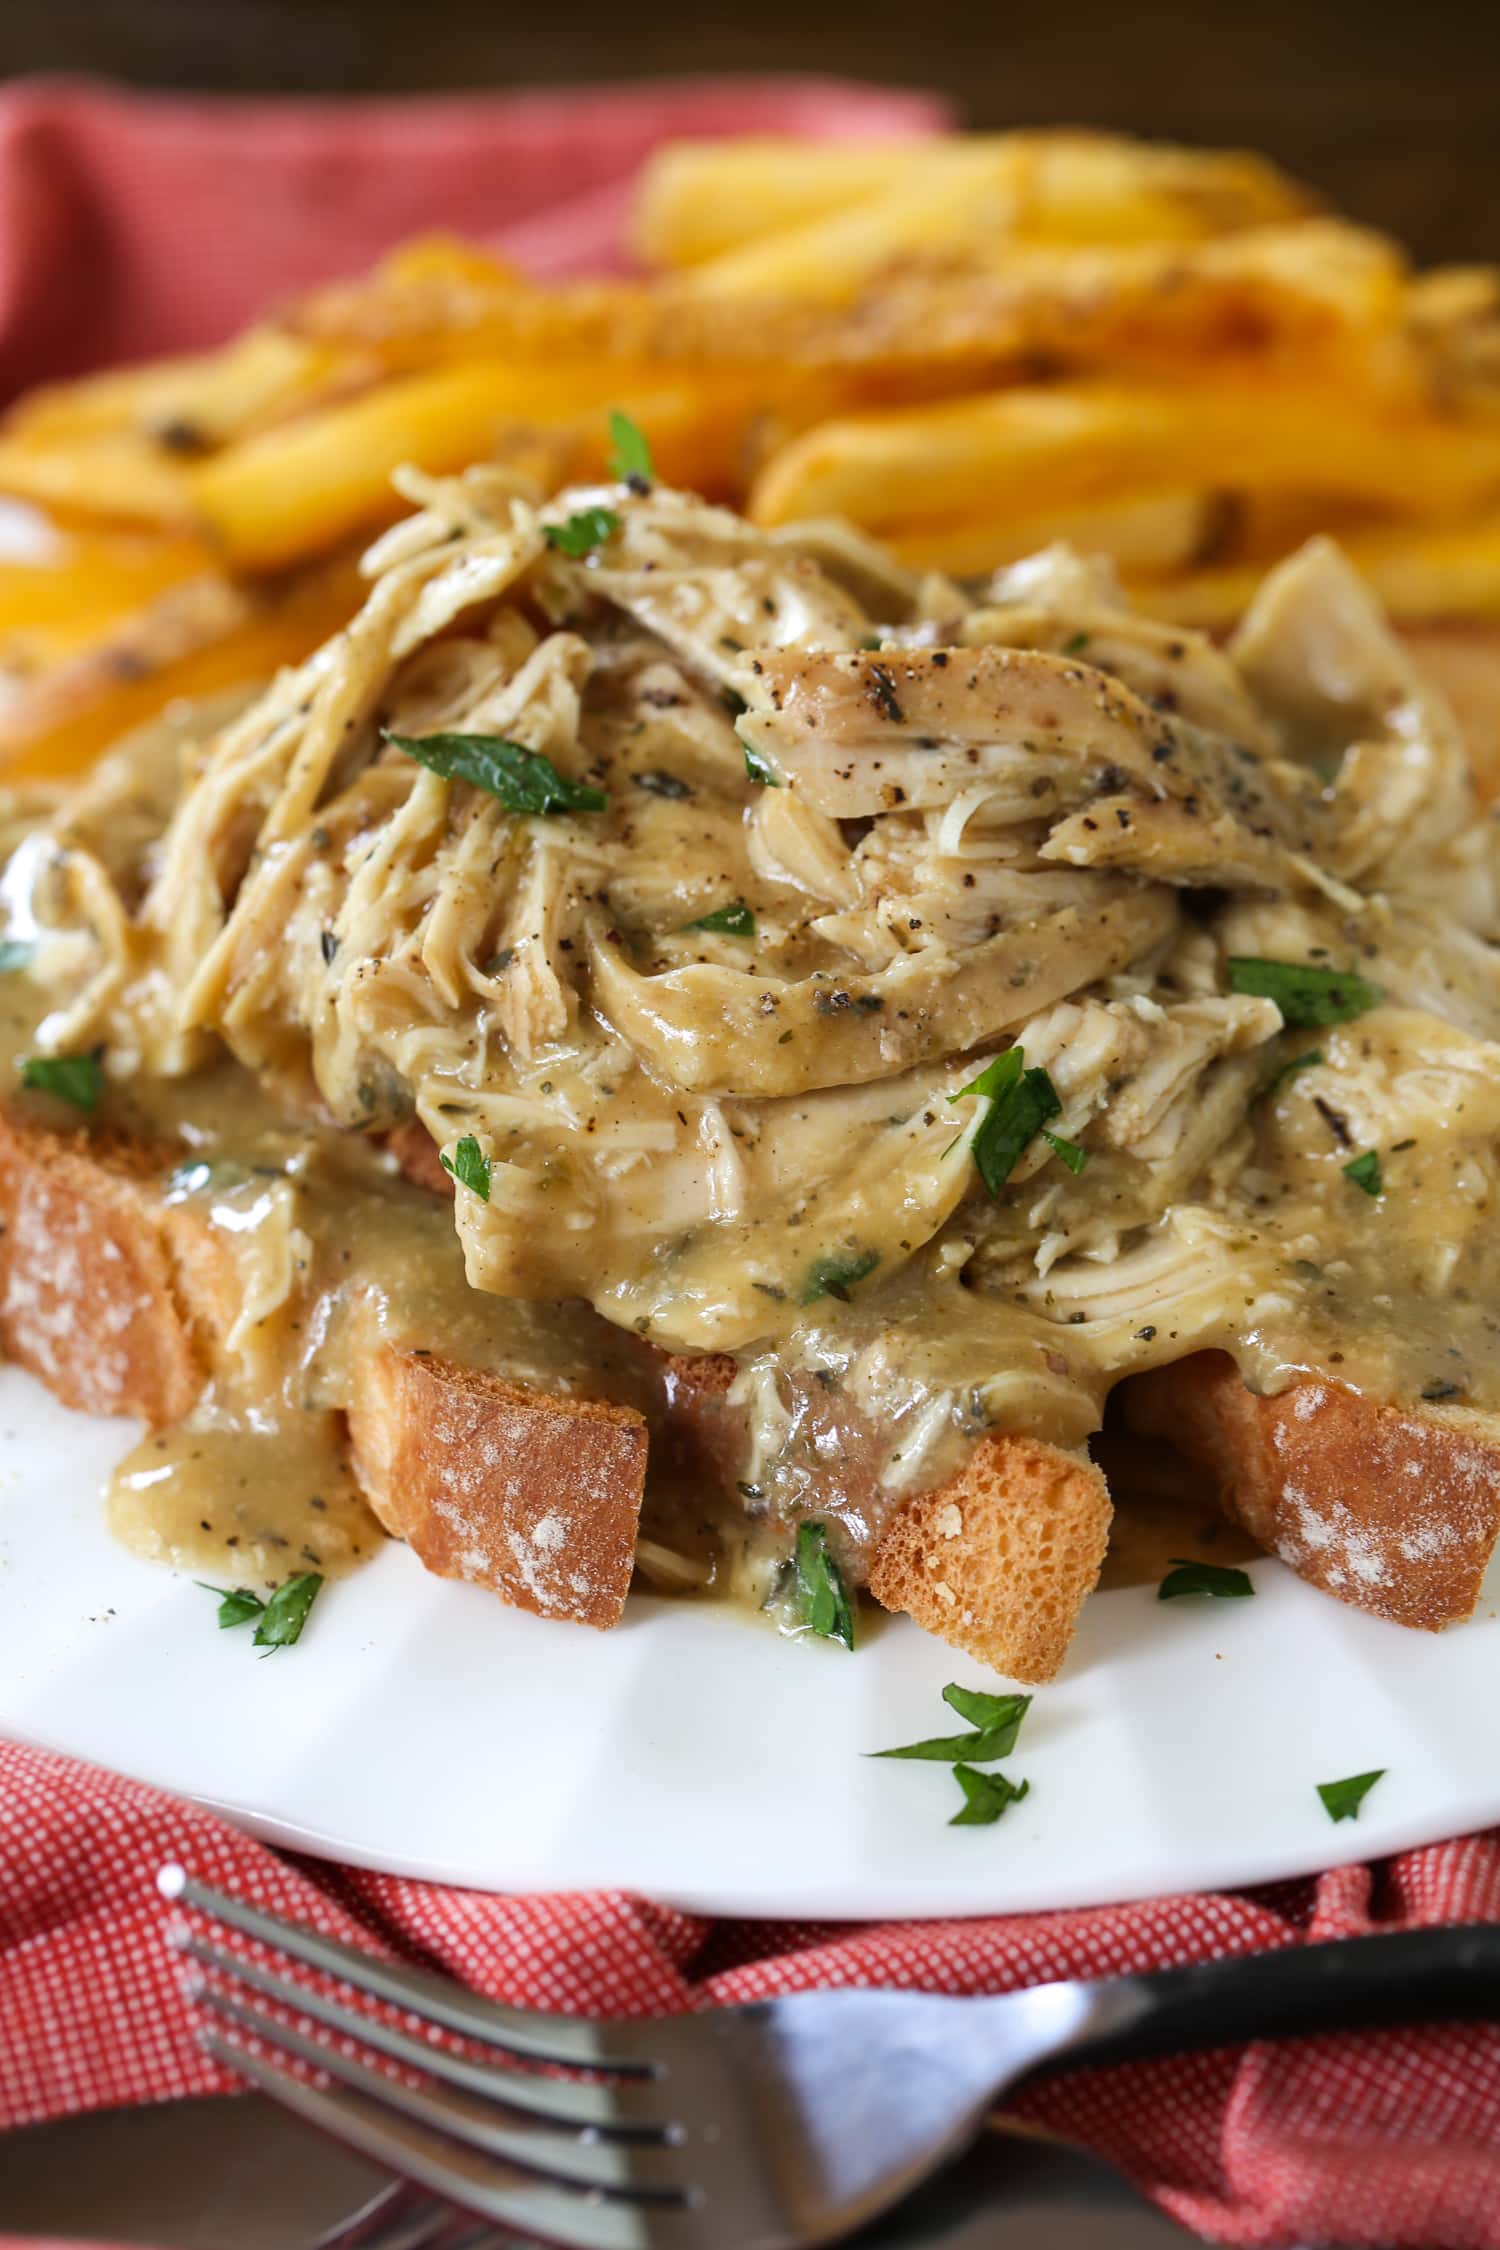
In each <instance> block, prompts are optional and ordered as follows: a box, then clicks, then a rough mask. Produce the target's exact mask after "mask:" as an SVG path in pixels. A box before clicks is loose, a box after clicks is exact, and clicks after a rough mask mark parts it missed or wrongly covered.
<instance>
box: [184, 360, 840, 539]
mask: <svg viewBox="0 0 1500 2250" xmlns="http://www.w3.org/2000/svg"><path fill="white" fill-rule="evenodd" d="M833 395H836V393H835V394H830V391H829V389H828V386H827V385H826V384H820V383H819V382H817V381H816V380H813V381H811V382H807V381H801V380H797V379H791V380H781V381H773V380H771V379H769V378H768V377H767V375H766V374H765V373H764V371H762V372H761V373H760V374H758V375H756V376H755V377H754V378H753V379H749V380H746V381H730V380H725V381H724V382H716V383H708V382H703V381H700V382H698V383H690V382H687V381H685V380H683V379H681V377H680V371H674V370H670V369H668V370H661V369H655V368H651V367H640V366H627V365H622V364H614V365H610V364H607V363H606V364H601V365H597V366H591V367H580V366H569V367H555V366H546V365H520V364H516V363H513V362H509V361H488V360H486V361H478V362H475V363H473V364H470V365H460V366H455V367H447V368H442V369H439V370H437V371H436V372H433V373H429V374H423V375H414V376H408V377H404V378H401V379H399V380H397V381H393V382H389V383H386V384H384V385H382V386H381V387H380V388H379V389H377V390H374V391H371V392H369V393H368V394H366V395H365V396H364V397H362V398H357V399H354V400H352V401H350V402H349V403H348V404H347V405H341V406H334V407H329V408H326V409H324V410H322V411H321V412H318V413H315V414H309V415H306V416H304V417H303V418H302V420H300V421H297V422H289V423H286V424H284V425H282V426H281V427H279V428H277V429H274V430H267V431H265V432H264V433H262V434H261V435H259V436H257V437H253V438H250V439H248V440H246V441H244V442H243V443H241V444H238V445H233V446H229V447H227V448H226V449H225V451H224V452H223V453H221V454H219V455H217V456H215V458H214V459H212V460H210V461H207V462H205V463H204V464H203V466H202V467H201V468H200V469H198V470H196V471H195V472H194V473H193V475H192V480H191V483H192V497H193V505H194V510H195V513H196V516H197V520H199V521H200V522H201V523H202V524H203V526H204V527H205V528H206V530H207V531H208V533H209V534H210V535H211V536H212V537H213V538H214V539H215V540H216V541H217V542H218V545H219V548H220V550H221V552H222V553H223V554H224V555H225V556H226V557H227V558H228V560H229V562H230V563H231V564H232V565H233V566H234V567H236V568H238V569H242V570H252V571H257V570H271V569H276V568H279V567H281V566H282V565H284V564H286V563H289V562H294V561H297V560H298V559H300V558H302V557H304V556H308V555H313V554H317V553H320V552H323V551H324V550H326V549H327V548H329V547H331V546H333V545H335V544H336V543H337V542H338V541H339V540H341V539H344V538H346V537H348V536H349V535H350V534H352V533H354V532H357V531H362V530H365V529H367V528H369V527H371V526H373V525H375V524H377V523H379V522H381V521H382V520H384V519H385V518H387V517H389V516H390V515H393V514H395V513H396V512H397V510H398V508H399V502H398V501H397V499H396V497H395V494H394V493H393V492H392V490H391V483H390V479H391V472H392V471H393V470H394V469H397V468H399V467H401V466H402V464H403V463H405V462H413V463H415V465H416V466H417V467H419V468H423V469H427V470H429V471H431V472H433V473H434V474H443V473H446V472H450V471H452V470H456V469H461V468H464V467H466V466H467V465H468V464H469V463H470V462H471V461H479V460H483V459H485V458H487V457H490V456H493V455H494V454H495V453H496V451H497V449H502V450H504V452H505V453H506V454H507V456H508V457H510V458H516V457H517V449H518V448H520V449H521V453H522V457H523V458H524V456H525V449H526V448H528V447H531V446H533V445H534V442H535V441H536V440H537V439H538V438H541V439H543V440H550V441H553V442H552V443H551V444H550V445H549V446H547V447H546V448H544V450H546V451H547V452H548V453H549V456H550V463H551V466H550V469H549V472H548V476H549V481H555V480H557V479H559V478H565V477H568V476H593V475H602V474H603V473H604V472H605V468H606V460H607V455H608V451H609V444H608V429H607V419H606V418H607V412H608V410H609V409H610V408H612V407H618V408H620V409H621V410H622V411H623V412H625V413H626V414H628V415H629V416H630V417H631V418H632V420H634V421H636V422H638V423H639V424H640V426H641V428H642V429H643V430H644V431H645V432H646V435H647V438H648V439H649V441H650V443H651V446H652V448H653V451H654V453H655V457H656V465H657V469H658V472H659V474H660V475H661V476H662V477H664V478H666V479H667V480H668V481H669V482H672V483H677V484H684V485H688V486H690V487H692V488H693V489H695V490H699V491H706V492H709V493H711V494H717V493H724V492H727V491H729V490H731V489H734V488H737V487H738V486H739V485H741V484H742V483H743V481H744V477H745V475H746V473H747V469H748V467H749V466H750V465H752V464H753V459H754V457H755V455H754V447H755V440H756V430H757V424H758V422H759V421H760V420H761V419H762V418H763V417H766V416H770V417H771V418H772V422H773V426H774V430H775V432H776V433H777V434H778V435H784V434H785V432H786V431H787V430H789V429H796V428H800V427H802V426H804V425H805V424H806V423H807V422H808V421H811V420H813V419H815V418H816V416H817V415H818V414H819V413H820V412H826V411H827V408H828V406H829V404H830V403H831V398H832V396H833ZM558 441H561V442H558Z"/></svg>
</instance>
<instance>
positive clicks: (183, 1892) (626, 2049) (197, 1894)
mask: <svg viewBox="0 0 1500 2250" xmlns="http://www.w3.org/2000/svg"><path fill="white" fill-rule="evenodd" d="M156 1887H157V1889H158V1890H159V1891H160V1893H161V1895H162V1897H163V1898H165V1899H168V1900H171V1901H172V1902H173V1903H174V1904H177V1905H180V1906H188V1907H192V1908H194V1909H196V1911H197V1912H198V1913H200V1914H207V1915H209V1916H211V1917H212V1918H213V1919H214V1920H215V1921H219V1922H224V1923H227V1924H228V1926H229V1928H230V1929H233V1930H239V1931H240V1932H242V1934H243V1935H244V1936H245V1937H249V1938H256V1939H258V1940H259V1941H260V1943H261V1944H263V1945H272V1946H275V1947H276V1949H277V1950H278V1951H279V1952H281V1953H285V1954H288V1955H289V1956H290V1957H291V1959H292V1960H294V1961H301V1962H303V1963H304V1964H305V1965H306V1966H307V1967H308V1968H310V1969H319V1970H321V1971H322V1972H323V1974H324V1975H325V1976H331V1977H337V1978H338V1979H339V1980H340V1981H341V1982H343V1983H345V1984H349V1985H352V1986H353V1987H354V1989H355V1991H356V1992H365V1993H369V1994H372V1995H373V1996H374V1997H375V1998H376V1999H379V2000H389V2001H391V2002H393V2003H394V2005H395V2006H396V2007H398V2008H411V2009H413V2010H415V2011H416V2013H417V2014H419V2015H423V2016H426V2017H427V2018H428V2019H429V2020H430V2021H431V2022H433V2023H440V2024H442V2026H443V2027H444V2029H445V2030H447V2031H458V2032H463V2033H466V2034H467V2035H468V2037H470V2038H471V2039H483V2040H485V2041H486V2042H487V2043H488V2044H489V2045H490V2046H492V2047H499V2048H502V2049H503V2050H504V2051H505V2052H506V2053H507V2054H511V2055H515V2056H516V2057H518V2058H519V2059H520V2060H522V2061H525V2062H537V2063H554V2064H557V2065H558V2066H559V2067H561V2068H562V2069H564V2070H604V2071H618V2072H621V2073H623V2074H624V2075H625V2076H627V2077H654V2076H655V2075H656V2065H655V2064H654V2063H653V2062H652V2061H651V2058H650V2056H649V2055H648V2054H647V2053H646V2052H645V2051H644V2048H643V2047H640V2046H638V2044H637V2039H638V2035H637V2033H636V2032H635V2031H634V2030H633V2029H632V2027H630V2026H628V2025H623V2024H597V2023H591V2022H589V2021H587V2020H585V2019H583V2018H580V2017H575V2016H543V2015H538V2014H536V2013H534V2012H533V2011H532V2010H530V2009H528V2008H508V2007H505V2006H503V2005H501V2003H499V2002H498V2001H493V2000H481V1999H480V1998H479V1997H478V1996H477V1995H476V1994H474V1993H472V1992H465V1991H464V1990H463V1989H462V1987H461V1986H458V1985H455V1984H452V1983H450V1981H449V1980H448V1979H447V1978H446V1977H436V1976H432V1975H430V1974H429V1973H428V1972H427V1971H425V1970H423V1969H405V1968H398V1967H397V1966H396V1965H395V1964H394V1963H393V1962H390V1961H377V1960H375V1959H374V1958H373V1957H372V1956H371V1955H370V1954H368V1953H362V1952H360V1950H359V1949H358V1947H356V1946H352V1945H344V1944H342V1943H341V1942H340V1941H339V1940H338V1939H337V1938H326V1937H320V1936H319V1935H318V1933H317V1932H316V1931H315V1930H305V1929H303V1928H301V1927H300V1925H299V1924H297V1923H296V1922H285V1921H283V1920H282V1918H281V1916H280V1915H279V1914H267V1913H265V1912H263V1911H262V1909H261V1908H260V1907H258V1906H249V1905H247V1904H246V1903H245V1901H244V1900H243V1899H240V1898H236V1897H234V1895H233V1894H232V1893H231V1892H229V1891H219V1890H215V1889H214V1888H213V1887H212V1886H211V1885H210V1884H208V1883H200V1882H198V1881H197V1880H196V1879H195V1878H194V1877H193V1876H191V1875H189V1874H188V1873H187V1872H186V1871H185V1870H184V1869H183V1868H181V1867H178V1866H175V1865H173V1864H170V1863H169V1864H168V1865H167V1866H165V1867H163V1868H162V1869H161V1870H160V1871H159V1873H158V1875H157V1878H156ZM647 2036H649V2032H648V2034H647Z"/></svg>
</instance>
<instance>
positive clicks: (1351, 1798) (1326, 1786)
mask: <svg viewBox="0 0 1500 2250" xmlns="http://www.w3.org/2000/svg"><path fill="white" fill-rule="evenodd" d="M1389 1770H1390V1769H1389V1767H1387V1766H1377V1767H1376V1768H1375V1771H1374V1772H1373V1773H1354V1774H1351V1775H1350V1776H1349V1778H1348V1780H1347V1781H1320V1782H1319V1783H1318V1795H1319V1796H1320V1797H1321V1798H1322V1800H1323V1810H1324V1811H1325V1812H1326V1813H1327V1815H1328V1817H1329V1819H1330V1820H1358V1818H1359V1808H1360V1806H1361V1805H1362V1804H1363V1803H1364V1801H1365V1799H1366V1797H1368V1796H1369V1794H1370V1791H1371V1790H1372V1789H1373V1788H1374V1786H1375V1784H1376V1782H1377V1781H1382V1780H1383V1779H1384V1778H1385V1775H1386V1774H1387V1773H1388V1772H1389Z"/></svg>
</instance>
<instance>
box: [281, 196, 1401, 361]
mask: <svg viewBox="0 0 1500 2250" xmlns="http://www.w3.org/2000/svg"><path fill="white" fill-rule="evenodd" d="M1406 281H1407V269H1406V264H1405V261H1404V259H1403V258H1402V256H1401V254H1400V252H1399V251H1398V250H1397V249H1396V247H1395V246H1394V245H1393V244H1392V243H1390V242H1389V241H1387V240H1386V239H1385V238H1384V237H1382V236H1380V235H1376V234H1372V233H1370V232H1368V231H1367V230H1365V229H1362V228H1357V227H1351V226H1347V225H1345V224H1343V223H1342V222H1340V221H1336V220H1315V221H1309V222H1307V223H1306V224H1304V225H1301V226H1295V227H1294V226H1276V227H1257V228H1247V229H1244V230H1242V231H1241V232H1240V233H1238V234H1232V235H1226V236H1222V237H1220V238H1217V239H1215V240H1212V241H1209V242H1204V243H1190V244H1186V245H1184V244H1176V243H1168V244H1160V243H1144V244H1141V243H1137V244H1130V245H1126V246H1124V247H1113V248H1106V249H1099V248H1088V247H1085V248H1079V247H1077V246H1068V247H1063V248H1041V247H1039V246H1038V245H1036V244H1035V243H1016V244H1013V245H1011V246H1010V247H1009V249H1008V250H1007V251H1006V252H1005V254H1004V256H1003V258H998V259H997V261H996V262H995V264H994V267H993V270H990V271H986V272H984V273H975V272H961V273H932V272H926V271H918V272H910V273H901V274H896V275H893V276H892V277H891V279H890V280H889V281H887V282H885V283H884V284H883V285H882V286H880V287H879V288H871V289H868V290H866V291H865V292H864V293H863V294H862V295H861V296H860V297H859V298H858V299H856V300H855V302H853V303H852V304H850V305H809V304H805V303H800V302H797V301H795V300H793V299H791V298H777V299H769V298H768V299H764V300H758V301H757V303H756V306H755V315H754V318H753V319H747V318H746V316H745V309H744V307H743V306H742V305H740V304H739V303H737V302H735V301H732V300H720V299H717V298H713V297H693V296H687V297H684V296H683V295H682V294H681V293H680V292H678V291H676V290H674V289H672V288H647V287H644V286H642V285H641V284H639V283H619V282H613V283H609V282H606V283H586V284H574V285H571V286H570V287H568V288H566V289H545V288H540V287H538V286H536V285H535V284H516V283H511V282H505V283H494V282H490V283H482V282H480V283H472V284H471V283H469V282H466V281H462V280H460V281H456V282H450V281H449V280H447V279H445V278H443V277H442V276H438V277H435V278H430V279H426V280H423V279H421V278H417V279H408V280H406V281H404V282H402V283H400V284H399V285H397V284H396V283H393V282H391V281H389V280H386V279H382V278H381V277H380V276H379V275H376V276H374V277H371V278H369V279H366V280H364V281H360V282H354V283H343V284H339V285H336V286H335V287H333V288H332V289H324V290H320V291H318V292H317V293H315V294H314V295H313V296H312V297H310V298H308V299H306V300H304V302H303V303H302V304H300V305H298V306H295V307H293V308H292V309H291V311H290V312H289V314H288V318H289V319H291V320H292V321H293V322H294V323H295V324H296V325H297V326H298V328H299V331H301V332H305V333H307V334H308V335H309V336H311V337H316V338H317V339H319V340H320V341H322V342H324V343H325V344H328V345H330V346H338V347H341V348H344V349H346V350H348V351H350V352H357V353H363V352H372V351H373V352H378V353H380V355H381V357H382V358H383V359H384V361H385V362H386V364H387V365H388V366H389V367H392V368H395V369H416V368H419V367H422V366H430V365H434V364H438V363H448V362H451V361H454V360H459V359H472V358H475V357H484V358H494V359H517V360H526V361H536V360H540V361H543V362H552V363H558V364H561V363H570V364H593V363H595V362H597V361H599V360H601V359H617V360H623V361H626V362H630V361H638V362H641V363H642V364H647V363H649V364H651V365H653V366H657V367H659V368H660V369H661V370H662V371H663V372H665V371H666V370H668V369H670V370H671V371H672V372H673V374H674V375H675V376H676V377H677V378H679V379H681V380H684V381H687V380H694V379H696V380H700V381H701V380H711V379H714V375H713V371H714V370H724V371H729V370H732V369H734V368H736V367H739V368H743V369H746V370H748V369H750V368H752V367H755V366H761V367H774V368H778V369H780V368H799V369H807V370H814V369H816V370H820V371H823V372H831V371H835V370H837V371H839V372H840V373H842V374H843V375H844V376H845V377H846V379H847V384H848V389H849V402H850V403H861V402H865V403H871V404H875V403H879V402H881V401H882V400H884V399H899V400H911V399H920V398H922V397H926V396H933V395H940V394H941V393H942V392H943V391H945V390H946V391H952V390H955V389H963V388H967V389H981V388H984V387H987V386H988V385H989V384H991V383H993V382H995V381H997V380H1001V379H1003V378H1005V377H1014V375H1015V373H1016V372H1017V370H1018V369H1019V368H1021V367H1023V366H1026V365H1028V364H1029V363H1031V362H1034V361H1035V360H1038V359H1040V360H1043V361H1045V362H1046V363H1048V364H1049V365H1054V364H1055V365H1056V366H1057V367H1058V368H1059V369H1063V368H1076V369H1092V368H1108V369H1110V370H1111V371H1112V372H1121V371H1124V370H1130V371H1131V372H1142V373H1150V374H1152V375H1156V376H1161V377H1170V376H1171V375H1173V374H1181V373H1184V372H1188V371H1191V372H1194V373H1197V372H1200V371H1202V372H1208V371H1209V370H1210V368H1212V367H1219V366H1228V367H1232V366H1235V365H1243V366H1245V367H1247V368H1248V367H1254V368H1256V369H1260V368H1266V367H1270V368H1274V369H1276V370H1277V371H1278V372H1286V371H1288V370H1301V371H1302V372H1304V373H1307V374H1309V375H1310V374H1312V373H1314V372H1318V373H1320V374H1323V375H1327V374H1331V373H1333V372H1334V371H1337V373H1338V375H1339V377H1340V379H1341V380H1343V381H1345V382H1347V381H1348V380H1349V368H1350V363H1351V360H1352V361H1354V362H1355V363H1356V364H1357V366H1358V369H1359V377H1358V386H1359V388H1360V389H1362V390H1366V391H1371V392H1373V391H1375V390H1377V389H1379V390H1382V391H1386V392H1389V393H1391V394H1392V395H1399V394H1402V393H1404V394H1405V395H1408V396H1411V397H1413V398H1415V397H1417V396H1419V395H1420V394H1421V389H1422V384H1423V381H1424V370H1423V367H1422V364H1421V362H1420V361H1419V359H1418V356H1417V354H1416V351H1415V349H1414V347H1413V344H1412V340H1411V338H1410V337H1409V336H1408V335H1407V334H1406V332H1405V330H1404V327H1403V311H1404V303H1405V291H1406Z"/></svg>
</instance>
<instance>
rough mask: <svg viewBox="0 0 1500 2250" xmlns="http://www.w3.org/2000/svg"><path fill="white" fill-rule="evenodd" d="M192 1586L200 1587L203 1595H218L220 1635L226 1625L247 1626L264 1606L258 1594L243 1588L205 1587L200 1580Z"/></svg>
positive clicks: (196, 1580)
mask: <svg viewBox="0 0 1500 2250" xmlns="http://www.w3.org/2000/svg"><path fill="white" fill-rule="evenodd" d="M193 1584H194V1585H195V1586H200V1587H202V1589H203V1592H204V1593H205V1594H217V1595H218V1597H219V1630H220V1632H221V1633H222V1632H223V1630H224V1628H225V1627H226V1626H227V1625H248V1624H249V1622H250V1620H251V1618H252V1617H259V1616H260V1614H261V1612H262V1611H263V1610H264V1608H265V1606H266V1605H265V1603H264V1602H263V1601H262V1600H261V1598H260V1596H259V1594H252V1593H250V1592H248V1591H247V1589H246V1588H245V1587H243V1586H206V1585H204V1583H203V1580H202V1579H201V1578H195V1579H194V1580H193Z"/></svg>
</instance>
